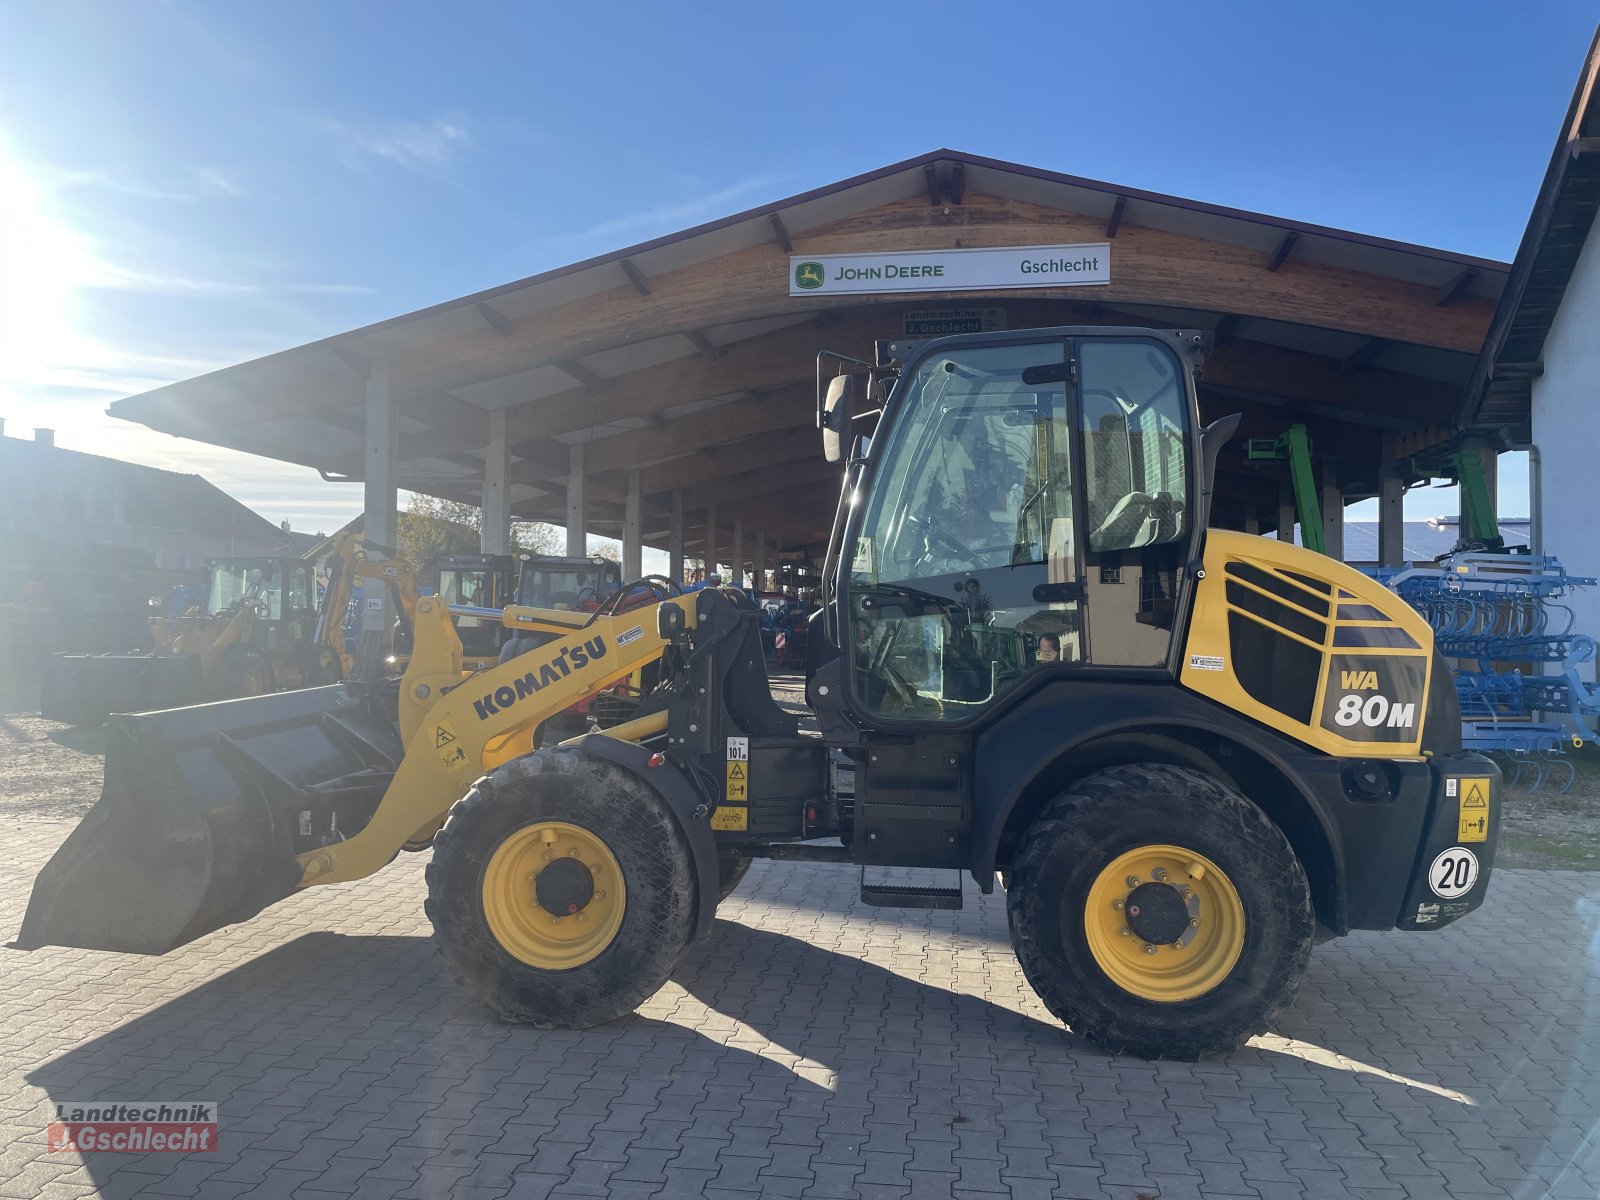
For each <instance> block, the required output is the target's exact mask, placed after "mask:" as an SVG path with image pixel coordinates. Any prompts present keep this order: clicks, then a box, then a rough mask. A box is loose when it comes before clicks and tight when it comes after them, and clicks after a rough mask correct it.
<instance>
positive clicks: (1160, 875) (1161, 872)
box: [1150, 867, 1167, 883]
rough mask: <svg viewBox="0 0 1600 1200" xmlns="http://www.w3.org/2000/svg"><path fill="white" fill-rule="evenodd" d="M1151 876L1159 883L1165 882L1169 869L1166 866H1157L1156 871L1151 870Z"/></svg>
mask: <svg viewBox="0 0 1600 1200" xmlns="http://www.w3.org/2000/svg"><path fill="white" fill-rule="evenodd" d="M1150 878H1151V879H1154V880H1155V881H1156V882H1157V883H1165V882H1166V881H1167V869H1166V868H1165V867H1157V868H1156V869H1155V870H1154V871H1151V872H1150Z"/></svg>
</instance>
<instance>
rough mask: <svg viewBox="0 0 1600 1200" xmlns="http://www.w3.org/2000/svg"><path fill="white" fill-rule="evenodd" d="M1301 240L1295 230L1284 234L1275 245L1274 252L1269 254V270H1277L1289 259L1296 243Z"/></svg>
mask: <svg viewBox="0 0 1600 1200" xmlns="http://www.w3.org/2000/svg"><path fill="white" fill-rule="evenodd" d="M1299 240H1300V235H1299V234H1298V233H1296V232H1295V231H1294V230H1292V229H1291V230H1290V231H1289V232H1288V233H1286V234H1284V235H1283V237H1282V238H1281V239H1280V240H1279V242H1278V244H1277V245H1276V246H1274V247H1273V249H1272V253H1271V254H1269V255H1268V256H1267V270H1269V271H1276V270H1277V269H1278V268H1279V267H1281V266H1283V264H1284V263H1286V262H1288V261H1289V255H1290V254H1292V253H1293V252H1294V244H1295V243H1296V242H1298V241H1299Z"/></svg>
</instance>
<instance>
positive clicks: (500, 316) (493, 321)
mask: <svg viewBox="0 0 1600 1200" xmlns="http://www.w3.org/2000/svg"><path fill="white" fill-rule="evenodd" d="M473 307H474V308H475V309H477V310H478V315H479V316H480V317H482V318H483V319H484V322H485V324H487V325H488V326H489V328H490V329H492V330H494V331H495V332H496V333H498V334H499V335H500V336H501V337H510V336H511V332H512V330H511V321H510V319H509V318H508V317H507V316H506V315H505V313H503V312H501V311H500V310H499V309H498V308H496V307H495V306H494V305H492V304H486V303H484V302H483V301H479V302H478V303H477V304H474V305H473Z"/></svg>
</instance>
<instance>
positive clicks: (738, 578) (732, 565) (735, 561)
mask: <svg viewBox="0 0 1600 1200" xmlns="http://www.w3.org/2000/svg"><path fill="white" fill-rule="evenodd" d="M728 570H729V572H730V575H729V579H728V582H729V583H731V584H733V586H734V587H737V588H742V587H743V586H744V518H742V517H735V518H734V521H733V549H732V552H731V553H729V555H728Z"/></svg>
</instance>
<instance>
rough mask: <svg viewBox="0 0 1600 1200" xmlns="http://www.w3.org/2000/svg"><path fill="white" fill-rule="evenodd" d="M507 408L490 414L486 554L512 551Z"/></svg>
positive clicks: (481, 538)
mask: <svg viewBox="0 0 1600 1200" xmlns="http://www.w3.org/2000/svg"><path fill="white" fill-rule="evenodd" d="M506 411H507V410H506V409H503V408H496V409H493V410H491V411H490V413H489V444H488V445H487V446H486V447H485V448H484V454H483V527H482V528H481V529H480V530H479V531H478V546H479V548H480V549H481V550H482V551H483V553H485V554H510V553H511V487H510V485H509V483H508V482H507V480H506V475H507V473H508V471H509V469H510V466H511V452H510V449H509V447H508V446H507V445H506Z"/></svg>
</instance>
